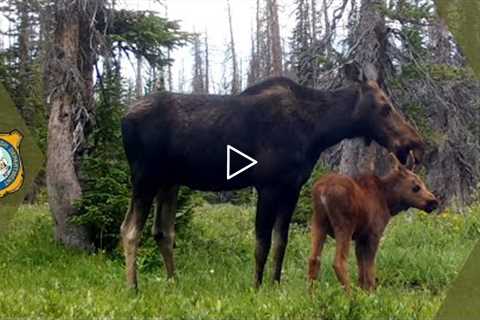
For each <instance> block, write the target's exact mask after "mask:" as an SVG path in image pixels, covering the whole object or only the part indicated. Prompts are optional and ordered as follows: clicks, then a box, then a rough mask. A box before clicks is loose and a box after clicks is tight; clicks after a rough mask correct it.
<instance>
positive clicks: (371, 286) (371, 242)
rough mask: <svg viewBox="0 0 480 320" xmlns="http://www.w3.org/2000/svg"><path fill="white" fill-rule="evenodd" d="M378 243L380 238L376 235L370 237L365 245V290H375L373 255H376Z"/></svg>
mask: <svg viewBox="0 0 480 320" xmlns="http://www.w3.org/2000/svg"><path fill="white" fill-rule="evenodd" d="M379 243H380V239H379V238H378V237H370V238H369V239H368V242H367V245H366V246H365V251H364V263H365V289H366V290H367V291H373V290H375V285H376V284H375V282H376V281H375V257H376V255H377V250H378V244H379Z"/></svg>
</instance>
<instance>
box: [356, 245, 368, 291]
mask: <svg viewBox="0 0 480 320" xmlns="http://www.w3.org/2000/svg"><path fill="white" fill-rule="evenodd" d="M364 252H365V243H364V241H362V240H358V241H357V242H356V243H355V255H356V257H357V266H358V284H359V286H360V288H362V289H365V288H366V274H365V259H364V256H365V253H364Z"/></svg>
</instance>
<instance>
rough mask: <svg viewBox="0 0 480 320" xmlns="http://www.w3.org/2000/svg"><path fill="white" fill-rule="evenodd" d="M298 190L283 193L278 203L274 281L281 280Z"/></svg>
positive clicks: (275, 226)
mask: <svg viewBox="0 0 480 320" xmlns="http://www.w3.org/2000/svg"><path fill="white" fill-rule="evenodd" d="M298 193H299V192H298V191H297V190H289V191H286V192H283V193H282V196H281V198H279V202H278V203H277V213H276V220H275V225H274V256H273V276H272V281H273V282H280V278H281V276H282V265H283V259H284V257H285V250H286V248H287V243H288V230H289V229H290V221H291V220H292V214H293V211H294V210H295V206H296V204H297V201H298Z"/></svg>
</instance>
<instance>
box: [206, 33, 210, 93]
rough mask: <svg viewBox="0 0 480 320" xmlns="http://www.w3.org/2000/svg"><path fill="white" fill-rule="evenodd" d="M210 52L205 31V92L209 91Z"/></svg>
mask: <svg viewBox="0 0 480 320" xmlns="http://www.w3.org/2000/svg"><path fill="white" fill-rule="evenodd" d="M209 56H210V52H209V48H208V33H207V32H206V31H205V93H209V92H210V57H209Z"/></svg>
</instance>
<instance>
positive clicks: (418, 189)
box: [412, 185, 420, 193]
mask: <svg viewBox="0 0 480 320" xmlns="http://www.w3.org/2000/svg"><path fill="white" fill-rule="evenodd" d="M412 191H413V192H415V193H417V192H418V191H420V186H418V185H417V186H414V187H413V188H412Z"/></svg>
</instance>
